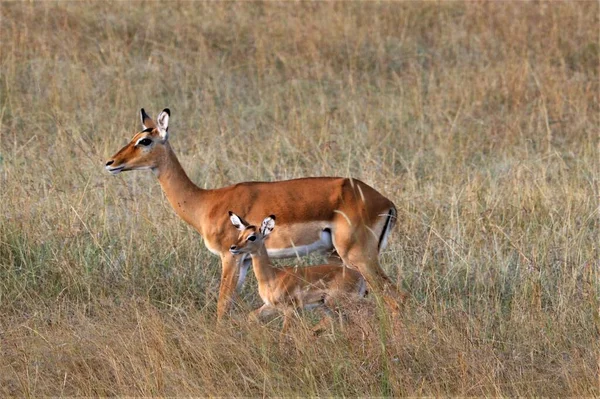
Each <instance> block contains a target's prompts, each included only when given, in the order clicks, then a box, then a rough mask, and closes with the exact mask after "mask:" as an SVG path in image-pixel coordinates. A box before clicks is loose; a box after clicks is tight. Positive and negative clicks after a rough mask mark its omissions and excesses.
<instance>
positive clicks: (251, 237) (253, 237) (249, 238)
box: [248, 236, 256, 241]
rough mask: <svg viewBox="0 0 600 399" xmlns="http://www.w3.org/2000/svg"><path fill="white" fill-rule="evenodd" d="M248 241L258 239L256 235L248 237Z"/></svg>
mask: <svg viewBox="0 0 600 399" xmlns="http://www.w3.org/2000/svg"><path fill="white" fill-rule="evenodd" d="M248 241H256V236H250V237H248Z"/></svg>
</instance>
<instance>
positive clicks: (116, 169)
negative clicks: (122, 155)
mask: <svg viewBox="0 0 600 399" xmlns="http://www.w3.org/2000/svg"><path fill="white" fill-rule="evenodd" d="M123 169H125V166H117V167H116V168H111V167H110V166H107V167H106V170H108V171H109V172H110V173H111V174H113V175H116V174H118V173H119V172H121V171H122V170H123Z"/></svg>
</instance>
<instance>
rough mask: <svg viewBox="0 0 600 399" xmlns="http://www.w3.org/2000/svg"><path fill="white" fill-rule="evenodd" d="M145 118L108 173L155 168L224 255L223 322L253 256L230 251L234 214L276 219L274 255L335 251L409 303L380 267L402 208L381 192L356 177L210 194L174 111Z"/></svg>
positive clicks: (380, 288) (390, 297) (177, 206)
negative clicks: (196, 175)
mask: <svg viewBox="0 0 600 399" xmlns="http://www.w3.org/2000/svg"><path fill="white" fill-rule="evenodd" d="M140 114H141V119H142V125H143V127H144V130H142V131H141V132H139V133H136V134H135V135H134V136H133V139H132V140H131V141H130V142H129V144H127V145H126V146H125V147H123V148H121V149H120V150H119V151H118V152H117V153H116V154H115V155H114V156H113V157H112V158H111V159H109V160H108V162H106V169H107V170H108V171H109V172H110V173H112V174H117V173H120V172H124V171H127V170H141V169H149V170H152V171H153V172H154V174H155V175H156V176H157V177H158V181H159V183H160V185H161V187H162V189H163V191H164V193H165V195H166V196H167V199H168V200H169V203H170V204H171V206H172V207H173V209H174V210H175V212H176V213H177V215H179V217H181V218H182V219H183V220H184V221H186V222H187V223H189V224H190V225H192V226H193V227H194V228H195V229H196V230H197V231H198V233H200V235H202V237H204V243H205V245H206V247H207V248H208V250H209V251H210V252H212V253H214V254H215V255H218V256H219V257H220V258H221V264H222V272H221V286H220V288H219V299H218V303H217V318H218V319H221V318H222V317H223V315H224V314H225V313H226V311H227V309H228V308H229V304H230V302H231V298H232V296H233V294H234V292H235V290H236V287H238V288H239V287H241V285H242V284H243V282H244V279H245V277H246V272H247V271H248V267H249V266H250V259H248V258H246V259H242V260H241V261H240V262H239V263H238V262H236V260H235V258H234V256H233V255H232V254H231V253H230V252H229V246H230V245H231V243H232V242H234V241H235V240H236V239H237V230H236V229H234V228H233V227H232V226H231V223H230V221H229V217H228V211H229V210H233V211H234V212H237V213H238V214H241V215H244V216H245V217H246V219H247V220H249V221H250V222H254V223H257V222H260V221H261V220H262V218H263V217H264V215H269V214H276V215H277V217H278V220H277V223H278V227H277V230H276V231H275V232H274V233H273V234H272V235H271V238H270V239H269V242H268V243H267V249H268V253H269V256H271V257H272V258H286V257H294V256H297V255H306V254H308V253H310V252H314V251H320V252H327V251H336V252H337V254H338V255H339V256H340V258H341V259H342V261H343V263H344V264H346V265H348V267H351V268H354V269H357V270H358V271H359V272H360V273H361V274H362V275H363V277H364V278H365V280H366V281H367V282H368V283H369V285H370V286H371V288H372V290H373V291H375V292H379V293H383V294H384V298H386V301H387V302H388V303H390V304H391V306H395V304H397V303H399V302H401V301H402V300H403V299H404V294H403V293H402V292H400V291H399V290H398V289H397V287H396V286H395V285H394V283H393V282H392V281H391V280H390V279H389V278H388V277H387V276H386V274H385V273H384V271H383V270H382V269H381V267H380V266H379V260H378V255H379V251H380V250H381V249H383V248H384V247H385V245H386V243H387V239H388V236H389V234H390V231H391V229H392V227H393V226H394V224H395V221H396V208H395V207H394V204H393V203H392V202H391V201H390V200H388V199H387V198H385V197H384V196H383V195H381V194H380V193H378V192H377V191H375V189H373V188H372V187H370V186H368V185H367V184H365V183H363V182H361V181H359V180H355V179H350V178H341V177H312V178H301V179H294V180H285V181H277V182H245V183H238V184H235V185H233V186H229V187H224V188H219V189H214V190H203V189H201V188H199V187H198V186H196V185H195V184H194V183H192V181H191V180H190V179H189V178H188V176H187V175H186V173H185V171H184V170H183V168H182V167H181V164H180V163H179V161H178V160H177V157H176V156H175V153H174V152H173V149H172V148H171V145H170V143H169V134H168V129H169V117H170V112H169V109H164V110H163V111H162V112H161V113H160V114H159V115H158V117H157V119H156V122H155V121H153V120H152V119H151V118H150V117H149V116H148V115H147V114H146V112H145V111H144V109H143V108H142V110H141V113H140Z"/></svg>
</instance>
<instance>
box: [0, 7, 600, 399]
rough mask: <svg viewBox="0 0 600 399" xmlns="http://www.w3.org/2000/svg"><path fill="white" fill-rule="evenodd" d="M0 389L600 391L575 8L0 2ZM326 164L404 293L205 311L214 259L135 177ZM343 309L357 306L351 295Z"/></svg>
mask: <svg viewBox="0 0 600 399" xmlns="http://www.w3.org/2000/svg"><path fill="white" fill-rule="evenodd" d="M0 12H1V14H0V21H1V23H0V38H1V39H2V47H1V57H0V188H1V190H0V214H1V215H2V216H1V217H0V395H2V396H8V395H14V396H43V395H90V396H91V395H143V396H150V395H172V396H175V395H214V396H218V395H221V396H232V395H236V396H259V395H261V396H262V395H266V396H282V395H315V396H316V395H319V396H342V395H343V396H356V395H368V396H380V395H393V396H399V395H470V396H473V395H498V396H505V395H510V396H517V395H544V396H567V395H569V396H584V395H585V396H598V395H600V379H599V377H598V373H599V368H600V345H599V338H600V337H599V335H600V315H599V310H600V309H599V308H600V252H599V250H600V248H599V245H598V243H599V242H600V215H599V207H600V187H599V183H598V176H600V161H599V159H600V157H599V150H600V149H599V147H598V145H599V140H598V139H599V137H598V126H599V125H600V120H599V119H600V118H599V114H600V106H599V98H598V93H599V90H600V85H599V80H598V78H599V76H598V65H599V55H598V54H599V52H600V43H599V39H598V37H599V26H600V21H599V16H598V15H599V7H598V3H597V2H548V3H520V2H518V3H510V4H507V3H491V2H490V3H486V2H473V3H472V2H468V3H466V2H465V3H460V2H449V3H351V4H346V3H315V4H312V3H310V4H309V3H283V2H281V3H223V4H215V3H196V2H194V3H188V2H181V3H154V2H131V3H129V2H127V3H122V2H120V3H104V2H94V3H85V4H84V3H78V2H44V3H35V2H31V3H0ZM141 107H145V108H146V109H147V110H149V111H151V112H152V115H153V116H154V115H156V113H157V112H158V111H159V110H160V109H162V108H163V107H170V108H171V111H172V118H171V125H172V128H171V130H172V132H171V140H172V144H173V146H174V148H175V149H176V151H177V153H178V155H179V157H180V160H181V162H182V164H183V165H184V167H185V168H186V170H187V171H188V173H189V174H190V177H191V178H192V180H194V181H195V182H197V183H198V184H199V185H200V186H202V187H219V186H222V185H226V184H230V183H234V182H238V181H244V180H256V179H260V180H275V179H283V178H292V177H300V176H321V175H341V176H353V177H358V178H361V179H362V180H364V181H366V182H367V183H369V184H371V185H372V186H374V187H375V188H377V189H378V190H380V191H381V192H383V193H385V194H386V195H387V196H388V197H389V198H391V199H392V200H394V202H395V203H396V205H397V207H398V210H399V217H400V221H399V223H398V226H397V228H396V230H395V231H394V233H393V234H392V237H391V241H390V245H389V247H388V249H387V250H386V251H385V253H384V254H383V256H382V264H383V266H384V268H385V269H386V271H387V272H388V273H389V274H390V275H392V276H394V277H395V278H397V281H398V283H399V284H401V285H402V286H403V287H404V288H405V289H406V290H407V291H408V292H409V293H410V294H411V300H410V302H409V304H408V305H407V308H406V311H405V312H404V313H403V314H402V315H400V317H399V318H398V319H397V320H392V319H391V318H390V317H388V316H387V315H386V314H385V313H383V312H381V311H379V312H374V311H373V308H374V304H373V299H370V300H369V301H367V302H368V303H367V304H366V305H365V306H363V307H362V310H361V308H358V309H357V314H356V316H355V317H354V318H353V322H352V323H350V325H348V326H347V328H346V329H345V330H341V329H336V330H335V331H329V332H327V333H325V334H323V335H322V336H320V337H318V338H314V337H312V336H311V335H310V333H309V329H308V328H305V327H303V325H304V324H306V325H307V327H308V326H310V324H311V323H312V322H313V318H312V317H311V315H310V314H309V315H307V316H306V317H302V318H301V319H300V321H299V323H298V324H299V326H298V327H297V328H294V329H293V331H292V332H291V334H290V337H289V339H288V340H287V341H285V342H284V343H282V344H280V343H279V341H278V339H277V334H278V329H277V327H278V326H277V323H276V322H275V323H274V324H273V325H267V326H257V325H248V324H246V322H245V321H243V320H244V314H245V312H247V311H248V310H249V309H251V308H254V307H255V306H257V305H258V302H259V299H258V297H257V295H256V288H255V283H254V281H253V279H252V278H251V279H250V281H249V282H248V283H247V284H246V286H245V287H244V290H243V292H242V293H241V295H240V301H239V302H240V303H239V306H238V307H237V309H235V310H234V312H233V319H232V321H231V322H228V323H225V324H224V325H223V326H219V327H217V326H215V305H216V298H215V297H216V292H217V287H218V282H219V273H220V268H219V262H218V261H217V259H215V258H214V257H212V256H211V255H210V254H209V252H208V251H207V250H206V249H205V248H204V246H203V244H202V240H201V239H200V238H199V236H198V235H197V234H196V233H195V232H193V231H192V230H191V229H190V228H188V227H187V226H186V225H184V223H183V222H182V221H180V220H178V219H177V218H176V216H175V215H174V213H173V212H172V210H171V209H169V207H168V204H167V203H166V201H165V200H164V198H163V195H162V193H161V191H160V187H159V186H158V184H157V182H156V181H155V178H154V177H153V176H152V175H151V174H149V173H142V172H137V173H136V172H132V173H128V174H123V175H121V176H119V177H116V178H115V177H112V176H109V175H108V174H107V173H106V172H105V171H104V170H103V164H104V161H105V159H106V158H107V157H108V156H110V155H112V154H113V153H114V152H115V151H116V150H117V149H118V148H120V147H121V146H122V145H123V144H124V143H125V142H126V140H128V139H129V138H130V137H131V136H132V134H133V133H134V132H136V131H137V129H138V128H139V120H138V112H139V108H141ZM365 309H366V310H365Z"/></svg>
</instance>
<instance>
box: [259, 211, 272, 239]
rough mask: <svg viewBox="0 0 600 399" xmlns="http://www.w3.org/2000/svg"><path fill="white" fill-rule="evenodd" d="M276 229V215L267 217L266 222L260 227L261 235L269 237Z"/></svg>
mask: <svg viewBox="0 0 600 399" xmlns="http://www.w3.org/2000/svg"><path fill="white" fill-rule="evenodd" d="M274 228H275V215H271V216H269V217H266V218H265V220H263V221H262V224H261V225H260V234H262V235H263V236H265V237H266V236H268V235H269V234H271V232H272V231H273V229H274Z"/></svg>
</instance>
